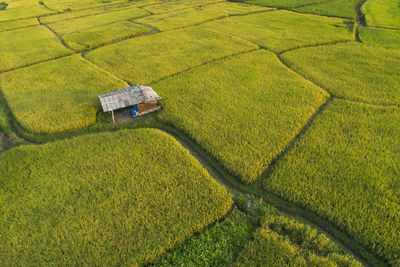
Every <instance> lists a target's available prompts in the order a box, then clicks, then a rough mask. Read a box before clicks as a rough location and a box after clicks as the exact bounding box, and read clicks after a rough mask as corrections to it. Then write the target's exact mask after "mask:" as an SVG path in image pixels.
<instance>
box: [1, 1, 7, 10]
mask: <svg viewBox="0 0 400 267" xmlns="http://www.w3.org/2000/svg"><path fill="white" fill-rule="evenodd" d="M7 6H8V4H7V3H4V2H0V11H2V10H6V8H7Z"/></svg>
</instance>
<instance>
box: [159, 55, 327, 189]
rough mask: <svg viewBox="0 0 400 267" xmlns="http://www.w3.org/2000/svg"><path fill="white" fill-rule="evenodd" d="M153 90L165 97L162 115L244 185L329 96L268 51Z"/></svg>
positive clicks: (211, 66)
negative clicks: (238, 177) (290, 69)
mask: <svg viewBox="0 0 400 267" xmlns="http://www.w3.org/2000/svg"><path fill="white" fill-rule="evenodd" d="M153 88H154V89H155V90H156V91H157V92H158V93H159V94H160V96H161V97H162V98H163V100H162V105H163V111H162V112H161V113H160V115H159V117H160V119H161V120H162V121H164V122H167V123H170V124H173V125H174V126H175V127H177V128H179V129H182V130H183V131H184V132H186V133H187V134H188V135H189V136H190V137H192V138H193V139H194V140H195V141H196V142H197V143H198V144H200V145H201V146H202V147H204V148H205V149H206V150H207V151H209V152H210V153H211V154H212V155H213V156H215V157H216V158H217V159H218V160H220V161H221V162H222V163H223V164H224V166H226V167H227V168H228V170H230V171H231V172H232V173H234V174H235V175H238V176H240V178H241V179H242V181H243V182H246V183H249V182H252V181H254V180H256V179H257V178H259V177H260V175H261V174H262V173H263V172H264V171H265V170H266V169H267V167H268V165H269V164H270V163H271V161H272V159H273V158H275V157H276V156H277V155H278V154H279V153H281V152H282V150H283V149H284V148H285V147H286V146H287V144H288V143H289V142H290V140H292V139H293V138H294V136H296V134H297V133H298V132H299V131H300V129H301V128H302V127H303V126H304V125H305V124H306V123H307V121H308V120H309V119H310V117H311V116H312V115H313V114H314V112H315V111H316V110H317V109H318V108H319V107H320V106H321V105H322V104H323V103H324V102H325V101H326V99H327V98H328V94H327V93H325V92H324V91H322V90H321V89H320V88H319V87H317V86H315V85H313V84H312V83H310V82H308V81H306V80H305V79H303V78H301V77H300V76H298V75H297V74H295V73H294V72H291V71H289V70H288V69H287V68H286V67H285V66H284V65H283V64H281V63H280V62H279V60H278V58H277V57H276V56H275V55H274V54H273V53H271V52H266V51H256V52H251V53H247V54H243V55H238V56H234V57H230V58H228V59H224V60H221V61H218V62H213V63H210V64H207V65H204V66H201V67H198V68H195V69H192V70H190V71H187V72H185V73H183V74H179V75H176V76H173V77H171V78H168V79H165V80H162V81H161V82H159V83H156V84H153Z"/></svg>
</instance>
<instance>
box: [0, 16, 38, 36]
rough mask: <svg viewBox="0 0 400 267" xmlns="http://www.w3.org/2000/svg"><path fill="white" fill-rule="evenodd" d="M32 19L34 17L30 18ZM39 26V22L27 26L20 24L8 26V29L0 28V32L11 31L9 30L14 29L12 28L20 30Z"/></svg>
mask: <svg viewBox="0 0 400 267" xmlns="http://www.w3.org/2000/svg"><path fill="white" fill-rule="evenodd" d="M32 19H34V18H32ZM39 26H42V25H40V24H33V25H28V26H21V27H15V28H9V29H5V30H0V33H1V32H11V31H14V30H21V29H27V28H33V27H39Z"/></svg>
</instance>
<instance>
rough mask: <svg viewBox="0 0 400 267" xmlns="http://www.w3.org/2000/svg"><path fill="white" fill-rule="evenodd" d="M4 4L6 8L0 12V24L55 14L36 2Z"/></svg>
mask: <svg viewBox="0 0 400 267" xmlns="http://www.w3.org/2000/svg"><path fill="white" fill-rule="evenodd" d="M4 3H5V4H7V8H6V9H5V10H1V11H0V22H1V21H7V20H18V19H24V18H32V17H35V16H43V15H49V14H56V13H57V12H56V11H53V10H50V9H47V8H45V7H44V6H43V5H40V4H39V3H38V1H32V0H18V1H4Z"/></svg>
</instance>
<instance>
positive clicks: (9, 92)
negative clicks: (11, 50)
mask: <svg viewBox="0 0 400 267" xmlns="http://www.w3.org/2000/svg"><path fill="white" fill-rule="evenodd" d="M124 87H127V84H125V83H124V82H122V81H120V80H117V79H115V78H114V77H111V76H110V75H108V74H107V73H105V72H104V71H101V70H99V69H98V68H96V67H95V66H93V65H92V64H90V63H88V62H86V61H85V60H83V59H82V58H81V57H80V55H74V56H69V57H65V58H61V59H57V60H53V61H50V62H46V63H42V64H38V65H35V66H31V67H28V68H23V69H19V70H16V71H12V72H8V73H5V74H3V75H2V76H1V90H2V92H3V94H4V96H5V98H6V100H7V102H8V105H9V106H10V108H11V111H12V112H13V114H14V116H15V118H16V119H17V120H18V122H19V123H20V124H21V125H22V126H23V127H24V128H26V129H27V130H29V131H31V132H34V133H41V134H53V133H58V132H63V131H67V130H77V129H80V128H82V127H86V126H89V125H91V124H93V123H95V122H96V112H97V111H98V110H99V109H100V104H99V100H98V98H97V96H98V95H99V94H102V93H106V92H109V91H113V90H117V89H121V88H124Z"/></svg>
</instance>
